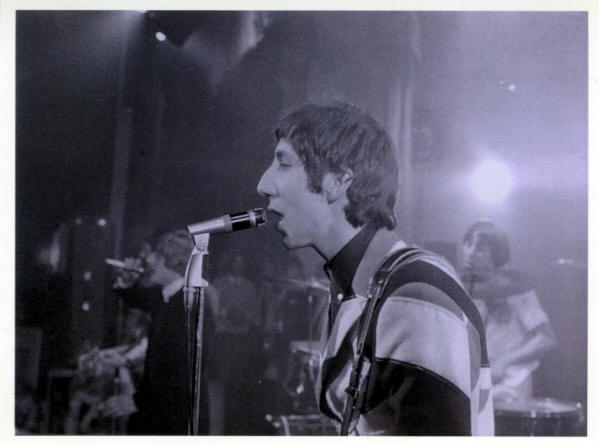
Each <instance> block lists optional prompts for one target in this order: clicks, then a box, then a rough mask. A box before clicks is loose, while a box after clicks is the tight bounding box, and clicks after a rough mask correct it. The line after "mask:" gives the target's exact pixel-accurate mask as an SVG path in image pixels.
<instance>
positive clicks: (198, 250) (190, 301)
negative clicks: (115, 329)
mask: <svg viewBox="0 0 599 445" xmlns="http://www.w3.org/2000/svg"><path fill="white" fill-rule="evenodd" d="M193 241H194V244H195V246H194V248H193V251H192V252H191V255H190V257H189V262H188V263H187V269H186V271H185V286H184V287H183V294H184V304H185V313H186V315H187V368H188V374H187V381H188V395H189V407H188V422H187V433H188V434H189V435H193V436H196V435H198V434H199V423H200V387H201V377H202V346H203V335H204V334H203V329H204V308H205V302H204V300H205V290H206V288H207V287H208V282H207V281H206V280H205V278H204V272H205V269H207V268H206V266H207V260H208V258H207V255H208V243H209V241H210V234H209V233H200V234H197V235H193Z"/></svg>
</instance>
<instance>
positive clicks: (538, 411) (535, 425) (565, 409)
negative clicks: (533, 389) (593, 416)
mask: <svg viewBox="0 0 599 445" xmlns="http://www.w3.org/2000/svg"><path fill="white" fill-rule="evenodd" d="M494 406H495V435H496V436H584V435H586V425H585V415H584V409H583V407H582V405H581V404H580V403H572V402H564V401H560V400H556V399H551V398H531V399H507V400H495V401H494Z"/></svg>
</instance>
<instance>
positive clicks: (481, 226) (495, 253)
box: [464, 220, 510, 267]
mask: <svg viewBox="0 0 599 445" xmlns="http://www.w3.org/2000/svg"><path fill="white" fill-rule="evenodd" d="M474 233H478V236H479V240H480V242H481V243H483V244H484V245H486V246H487V247H488V248H489V252H490V253H491V261H493V264H494V265H495V267H501V266H504V265H506V264H507V262H508V261H509V260H510V244H509V241H508V237H507V233H505V232H504V231H503V230H501V229H500V228H498V227H497V226H496V225H495V224H494V223H493V222H491V221H488V220H480V221H477V222H475V223H474V224H472V225H471V226H470V227H469V228H468V230H467V231H466V233H465V234H464V243H471V242H472V238H473V237H474Z"/></svg>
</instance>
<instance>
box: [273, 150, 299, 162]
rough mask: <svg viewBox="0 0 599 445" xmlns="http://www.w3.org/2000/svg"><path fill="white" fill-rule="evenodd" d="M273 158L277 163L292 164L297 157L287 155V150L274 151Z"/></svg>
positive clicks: (290, 154)
mask: <svg viewBox="0 0 599 445" xmlns="http://www.w3.org/2000/svg"><path fill="white" fill-rule="evenodd" d="M275 158H276V159H277V161H279V162H281V161H287V162H293V161H294V160H295V159H296V158H298V157H297V155H294V154H292V153H289V151H287V150H276V151H275ZM298 159H299V158H298Z"/></svg>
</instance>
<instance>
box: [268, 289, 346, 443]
mask: <svg viewBox="0 0 599 445" xmlns="http://www.w3.org/2000/svg"><path fill="white" fill-rule="evenodd" d="M271 284H273V286H274V287H275V288H276V289H278V290H280V295H279V296H278V298H279V299H280V302H279V303H278V305H277V308H276V310H274V311H273V312H272V314H271V318H272V319H271V320H269V321H268V322H269V323H270V324H271V325H273V326H276V333H277V336H278V337H279V340H280V339H285V340H284V341H285V348H284V354H283V356H282V357H278V359H279V360H281V362H284V363H282V364H283V369H284V371H283V372H282V375H281V390H282V392H283V394H284V398H285V400H286V403H285V406H284V407H283V409H282V410H281V412H279V413H276V414H275V413H271V414H268V415H267V416H266V420H267V421H268V422H269V423H270V425H271V426H272V427H273V428H274V429H275V430H276V431H277V434H279V435H285V436H296V435H302V436H323V435H335V434H336V430H335V428H334V426H333V425H332V424H331V422H330V421H329V420H328V419H326V418H325V417H324V416H322V415H321V414H320V412H319V409H318V406H317V399H316V393H315V383H316V375H317V371H318V366H319V360H318V351H319V339H320V330H319V321H318V320H319V318H320V317H321V315H322V312H323V310H325V309H326V307H327V301H328V292H329V287H328V284H326V283H324V282H321V281H317V280H315V279H312V280H299V279H286V280H276V281H272V282H271Z"/></svg>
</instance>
